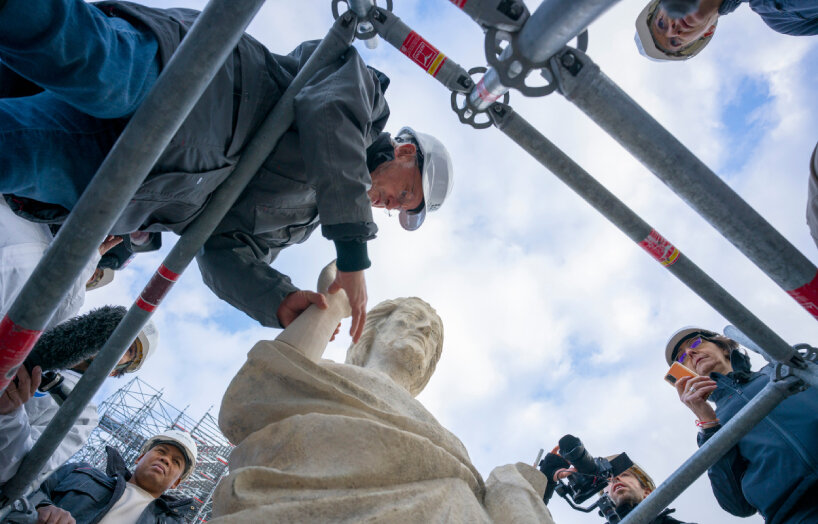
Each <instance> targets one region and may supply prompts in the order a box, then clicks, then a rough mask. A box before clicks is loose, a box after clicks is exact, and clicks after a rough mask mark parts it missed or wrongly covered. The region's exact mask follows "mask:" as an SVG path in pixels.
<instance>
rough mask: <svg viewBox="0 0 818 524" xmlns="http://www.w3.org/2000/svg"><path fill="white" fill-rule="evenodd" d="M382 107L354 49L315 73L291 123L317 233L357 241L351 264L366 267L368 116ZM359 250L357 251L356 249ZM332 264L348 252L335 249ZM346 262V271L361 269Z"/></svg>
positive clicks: (372, 229)
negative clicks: (318, 224) (314, 204)
mask: <svg viewBox="0 0 818 524" xmlns="http://www.w3.org/2000/svg"><path fill="white" fill-rule="evenodd" d="M384 112H388V108H387V106H386V102H385V101H384V99H383V94H382V93H381V88H380V84H379V83H378V81H377V79H376V78H374V77H373V75H372V73H371V72H370V71H369V70H368V69H367V68H366V65H365V64H364V62H363V60H361V58H360V56H359V55H358V52H357V51H355V49H354V48H350V49H349V50H348V51H347V52H346V53H345V55H344V57H343V58H342V59H341V60H340V61H338V62H336V63H334V64H332V65H331V66H328V67H326V68H324V69H322V70H321V71H319V72H318V73H316V74H315V75H314V76H313V77H312V78H311V79H310V81H309V82H308V84H307V85H306V86H305V87H304V88H303V89H302V90H301V92H300V93H299V94H298V95H297V96H296V98H295V123H296V126H297V127H298V134H299V137H300V144H301V154H302V156H303V158H304V163H305V167H306V174H307V179H308V180H309V182H310V184H312V185H313V186H314V187H315V191H316V199H317V204H318V214H319V215H320V217H321V224H322V232H323V234H324V236H325V237H327V238H329V239H330V240H333V241H336V245H338V242H343V243H345V244H346V247H347V249H353V248H355V243H357V244H358V247H357V253H356V254H355V259H356V260H357V261H358V262H357V265H364V266H365V267H368V265H369V260H368V259H367V258H366V256H365V248H366V244H365V242H366V241H367V240H370V239H372V238H374V237H375V233H376V232H377V227H376V226H375V223H374V222H373V220H372V207H371V204H370V201H369V197H368V196H367V193H366V191H367V189H368V188H369V185H370V183H371V180H370V176H369V170H368V169H367V167H366V147H367V144H368V143H369V141H370V135H371V133H372V132H373V121H376V120H379V119H380V118H381V116H382V114H383V113H384ZM361 250H364V251H363V255H364V256H361V253H360V251H361ZM338 255H339V260H338V267H339V269H342V268H343V267H346V266H348V264H347V263H346V262H347V259H348V258H351V256H352V255H353V253H345V252H343V251H341V252H339V253H338ZM365 267H354V268H352V267H346V269H344V270H346V271H352V270H357V269H365Z"/></svg>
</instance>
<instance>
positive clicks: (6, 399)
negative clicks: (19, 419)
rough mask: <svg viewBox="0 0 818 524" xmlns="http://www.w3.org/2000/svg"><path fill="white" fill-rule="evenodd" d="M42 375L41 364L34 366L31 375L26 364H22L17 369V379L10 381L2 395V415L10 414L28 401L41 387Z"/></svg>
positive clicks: (0, 401) (0, 412)
mask: <svg viewBox="0 0 818 524" xmlns="http://www.w3.org/2000/svg"><path fill="white" fill-rule="evenodd" d="M42 376H43V370H42V369H40V366H34V369H33V370H31V375H29V374H28V370H27V369H26V367H25V366H20V368H19V369H18V370H17V380H12V381H11V382H9V385H8V387H7V388H6V391H4V392H3V395H2V396H0V415H8V414H9V413H11V412H12V411H14V410H16V409H17V408H19V407H20V406H22V405H23V404H25V403H26V402H28V401H29V399H31V397H33V396H34V393H36V392H37V388H38V387H40V380H41V379H42Z"/></svg>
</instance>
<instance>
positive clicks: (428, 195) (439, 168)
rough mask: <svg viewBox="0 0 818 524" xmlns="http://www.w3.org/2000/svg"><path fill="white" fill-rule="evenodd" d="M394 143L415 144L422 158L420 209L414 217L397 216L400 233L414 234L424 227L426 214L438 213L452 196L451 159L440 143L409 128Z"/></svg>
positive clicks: (401, 132)
mask: <svg viewBox="0 0 818 524" xmlns="http://www.w3.org/2000/svg"><path fill="white" fill-rule="evenodd" d="M395 140H396V141H397V142H401V141H404V142H405V141H406V140H410V141H411V142H414V143H415V144H416V145H417V147H418V149H419V150H420V155H421V157H422V158H423V161H422V162H423V166H422V167H423V169H422V170H421V173H420V175H421V178H422V179H423V207H422V208H421V209H420V211H418V212H417V213H413V212H412V211H407V210H403V209H402V210H401V212H400V214H399V215H398V221H399V222H400V225H401V226H402V227H403V229H405V230H407V231H414V230H416V229H417V228H419V227H420V226H421V224H423V220H424V219H425V218H426V211H427V210H428V211H437V210H438V208H440V206H441V205H443V201H444V200H446V197H448V196H449V193H451V192H452V183H453V180H452V177H453V176H454V172H453V170H452V158H451V157H450V156H449V152H448V151H447V150H446V146H444V145H443V143H442V142H441V141H440V140H438V139H437V138H435V137H433V136H432V135H427V134H426V133H418V132H417V131H415V130H414V129H412V128H411V127H403V128H401V130H400V131H398V134H397V135H396V136H395Z"/></svg>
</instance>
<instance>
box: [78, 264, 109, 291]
mask: <svg viewBox="0 0 818 524" xmlns="http://www.w3.org/2000/svg"><path fill="white" fill-rule="evenodd" d="M113 281H114V270H113V269H111V268H109V267H106V268H101V267H98V268H97V269H96V270H95V271H94V274H93V275H91V278H90V279H88V282H86V283H85V290H86V291H91V290H92V289H99V288H101V287H103V286H107V285H108V284H110V283H111V282H113Z"/></svg>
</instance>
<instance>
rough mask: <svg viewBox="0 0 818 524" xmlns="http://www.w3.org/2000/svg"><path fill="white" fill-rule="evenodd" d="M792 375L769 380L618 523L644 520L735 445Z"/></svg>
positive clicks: (788, 387) (788, 389)
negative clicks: (786, 377) (778, 379)
mask: <svg viewBox="0 0 818 524" xmlns="http://www.w3.org/2000/svg"><path fill="white" fill-rule="evenodd" d="M797 382H798V380H797V379H796V378H795V377H790V378H789V379H785V380H782V381H780V382H770V383H768V384H767V385H766V386H764V389H762V390H761V391H760V392H759V393H758V395H756V396H755V397H753V399H752V400H750V402H748V403H747V405H746V406H744V407H743V408H741V410H740V411H739V412H738V413H736V415H735V416H734V417H733V418H731V419H730V421H729V422H727V424H725V425H724V427H722V428H721V429H719V430H718V431H717V432H716V434H715V435H713V436H712V437H710V438H709V439H708V440H707V442H705V443H704V445H702V447H701V448H699V449H698V451H696V453H694V454H693V456H691V457H690V458H689V459H687V460H686V461H685V462H684V464H682V465H681V466H680V467H679V468H678V469H677V470H676V471H674V472H673V473H672V474H671V475H670V476H669V477H668V478H667V479H666V480H665V481H664V482H662V484H661V485H660V486H659V487H658V488H656V490H654V491H653V492H652V493H651V494H650V495H648V496H647V498H645V500H643V501H642V502H640V503H639V505H638V506H636V508H634V510H633V511H631V512H630V513H629V514H628V516H627V517H625V518H624V519H623V520H622V524H647V523H649V522H651V520H653V519H654V518H655V517H656V515H658V514H659V512H660V511H662V510H664V509H665V508H666V507H668V505H669V504H670V503H671V502H673V500H674V499H675V498H676V497H678V496H679V495H680V494H681V493H682V492H683V491H684V490H685V489H687V488H688V487H689V486H690V485H691V484H693V482H694V481H695V480H696V479H697V478H699V477H700V476H701V474H702V473H704V472H705V471H707V469H708V468H709V467H710V466H712V465H713V464H715V463H716V461H717V460H718V459H720V458H721V457H722V456H723V455H724V454H725V453H727V451H728V450H729V449H730V448H732V447H733V446H735V445H736V444H737V443H738V441H739V440H741V438H742V437H743V436H744V435H746V434H747V433H748V432H749V431H750V430H751V429H753V428H754V427H755V425H756V424H758V423H759V422H761V420H762V419H763V418H764V417H766V416H767V415H768V414H769V413H770V412H771V411H772V410H773V409H775V407H776V406H777V405H779V404H780V403H781V401H782V400H784V399H785V398H787V397H788V396H789V395H791V394H792V393H793V392H794V391H793V390H792V388H793V386H794V384H795V383H797Z"/></svg>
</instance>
